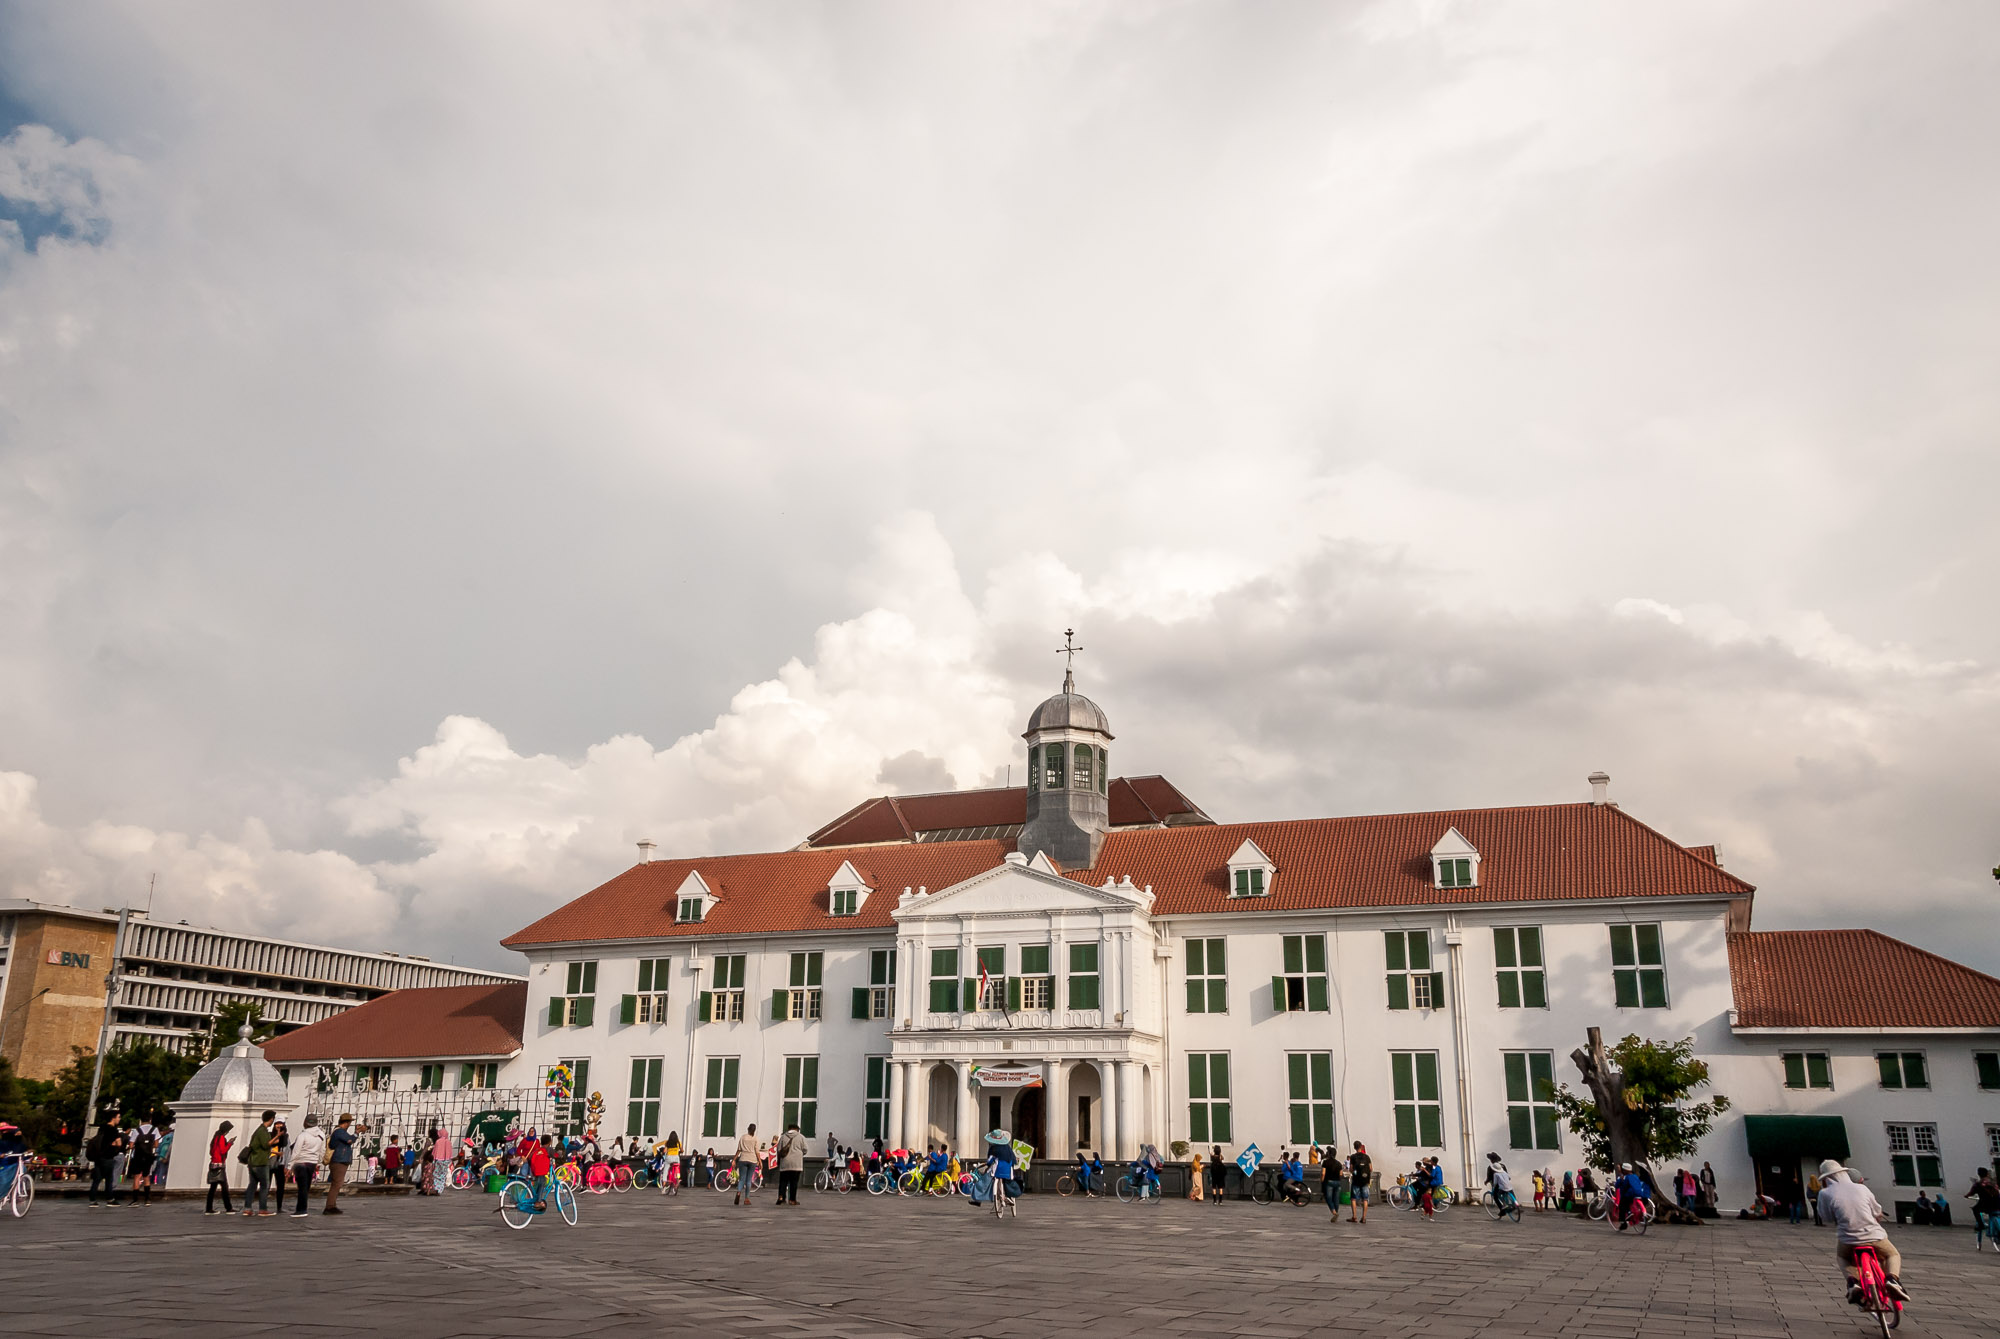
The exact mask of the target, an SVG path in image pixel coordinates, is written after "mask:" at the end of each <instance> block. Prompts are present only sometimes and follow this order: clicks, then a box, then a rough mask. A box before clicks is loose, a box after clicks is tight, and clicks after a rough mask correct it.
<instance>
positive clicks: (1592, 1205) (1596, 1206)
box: [1583, 1195, 1605, 1223]
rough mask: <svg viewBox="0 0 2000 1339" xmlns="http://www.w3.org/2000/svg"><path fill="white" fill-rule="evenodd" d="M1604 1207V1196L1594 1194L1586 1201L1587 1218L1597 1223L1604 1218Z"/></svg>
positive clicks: (1584, 1210) (1585, 1211) (1585, 1213)
mask: <svg viewBox="0 0 2000 1339" xmlns="http://www.w3.org/2000/svg"><path fill="white" fill-rule="evenodd" d="M1604 1208H1605V1205H1604V1196H1602V1195H1592V1196H1591V1197H1590V1198H1589V1199H1588V1200H1586V1201H1584V1206H1583V1213H1584V1216H1585V1217H1586V1218H1588V1219H1590V1221H1591V1222H1593V1223H1595V1222H1599V1221H1601V1220H1602V1219H1603V1218H1604Z"/></svg>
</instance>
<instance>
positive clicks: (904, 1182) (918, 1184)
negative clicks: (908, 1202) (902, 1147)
mask: <svg viewBox="0 0 2000 1339" xmlns="http://www.w3.org/2000/svg"><path fill="white" fill-rule="evenodd" d="M923 1185H924V1178H923V1173H921V1172H919V1171H917V1170H916V1169H915V1168H911V1169H910V1170H909V1171H907V1172H904V1173H903V1175H902V1178H901V1179H900V1180H898V1181H897V1182H896V1193H897V1194H898V1195H916V1194H921V1193H922V1191H923Z"/></svg>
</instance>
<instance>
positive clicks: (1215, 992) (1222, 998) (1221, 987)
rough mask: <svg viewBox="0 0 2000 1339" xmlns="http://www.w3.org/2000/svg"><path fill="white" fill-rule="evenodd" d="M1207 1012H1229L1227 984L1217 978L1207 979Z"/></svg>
mask: <svg viewBox="0 0 2000 1339" xmlns="http://www.w3.org/2000/svg"><path fill="white" fill-rule="evenodd" d="M1208 1011H1209V1012H1210V1013H1212V1014H1226V1013H1228V1012H1229V983H1228V982H1227V981H1225V980H1223V979H1222V978H1221V977H1219V976H1211V977H1210V978H1208Z"/></svg>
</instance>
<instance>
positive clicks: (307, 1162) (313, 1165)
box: [278, 1112, 327, 1218]
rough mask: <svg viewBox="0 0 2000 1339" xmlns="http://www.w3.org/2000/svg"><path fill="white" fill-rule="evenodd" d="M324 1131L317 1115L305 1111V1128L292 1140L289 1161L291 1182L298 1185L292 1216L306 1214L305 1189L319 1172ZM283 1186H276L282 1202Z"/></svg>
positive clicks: (324, 1146)
mask: <svg viewBox="0 0 2000 1339" xmlns="http://www.w3.org/2000/svg"><path fill="white" fill-rule="evenodd" d="M326 1147H327V1146H326V1131H325V1130H322V1129H320V1128H319V1117H318V1116H317V1115H315V1114H313V1113H312V1112H307V1113H306V1123H305V1128H304V1129H302V1130H300V1131H299V1137H298V1138H297V1139H295V1140H293V1141H292V1148H291V1162H290V1166H291V1169H292V1184H293V1185H294V1186H296V1187H298V1199H297V1200H296V1201H295V1202H294V1203H293V1205H292V1217H294V1218H304V1217H305V1216H306V1191H307V1190H308V1189H310V1188H311V1186H312V1183H313V1177H314V1176H315V1175H317V1174H318V1172H319V1160H320V1156H321V1155H322V1154H324V1153H325V1152H326ZM284 1197H285V1188H284V1186H283V1185H282V1184H280V1185H279V1187H278V1199H279V1201H280V1202H281V1203H282V1202H283V1200H284Z"/></svg>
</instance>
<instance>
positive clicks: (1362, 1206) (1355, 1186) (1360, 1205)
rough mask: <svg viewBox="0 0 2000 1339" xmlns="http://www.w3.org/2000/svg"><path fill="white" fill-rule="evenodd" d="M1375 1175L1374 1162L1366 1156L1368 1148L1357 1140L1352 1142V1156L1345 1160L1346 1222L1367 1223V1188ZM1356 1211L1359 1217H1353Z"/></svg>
mask: <svg viewBox="0 0 2000 1339" xmlns="http://www.w3.org/2000/svg"><path fill="white" fill-rule="evenodd" d="M1374 1175H1375V1160H1374V1159H1373V1158H1371V1157H1369V1156H1368V1146H1367V1145H1366V1144H1363V1143H1362V1142H1361V1141H1360V1140H1359V1139H1357V1140H1355V1141H1354V1153H1353V1156H1351V1157H1349V1158H1348V1160H1347V1194H1348V1203H1347V1221H1348V1222H1350V1223H1365V1222H1367V1221H1368V1186H1369V1183H1370V1181H1371V1180H1372V1179H1373V1178H1374ZM1356 1210H1359V1211H1360V1217H1358V1218H1357V1217H1356V1216H1355V1212H1356Z"/></svg>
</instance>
